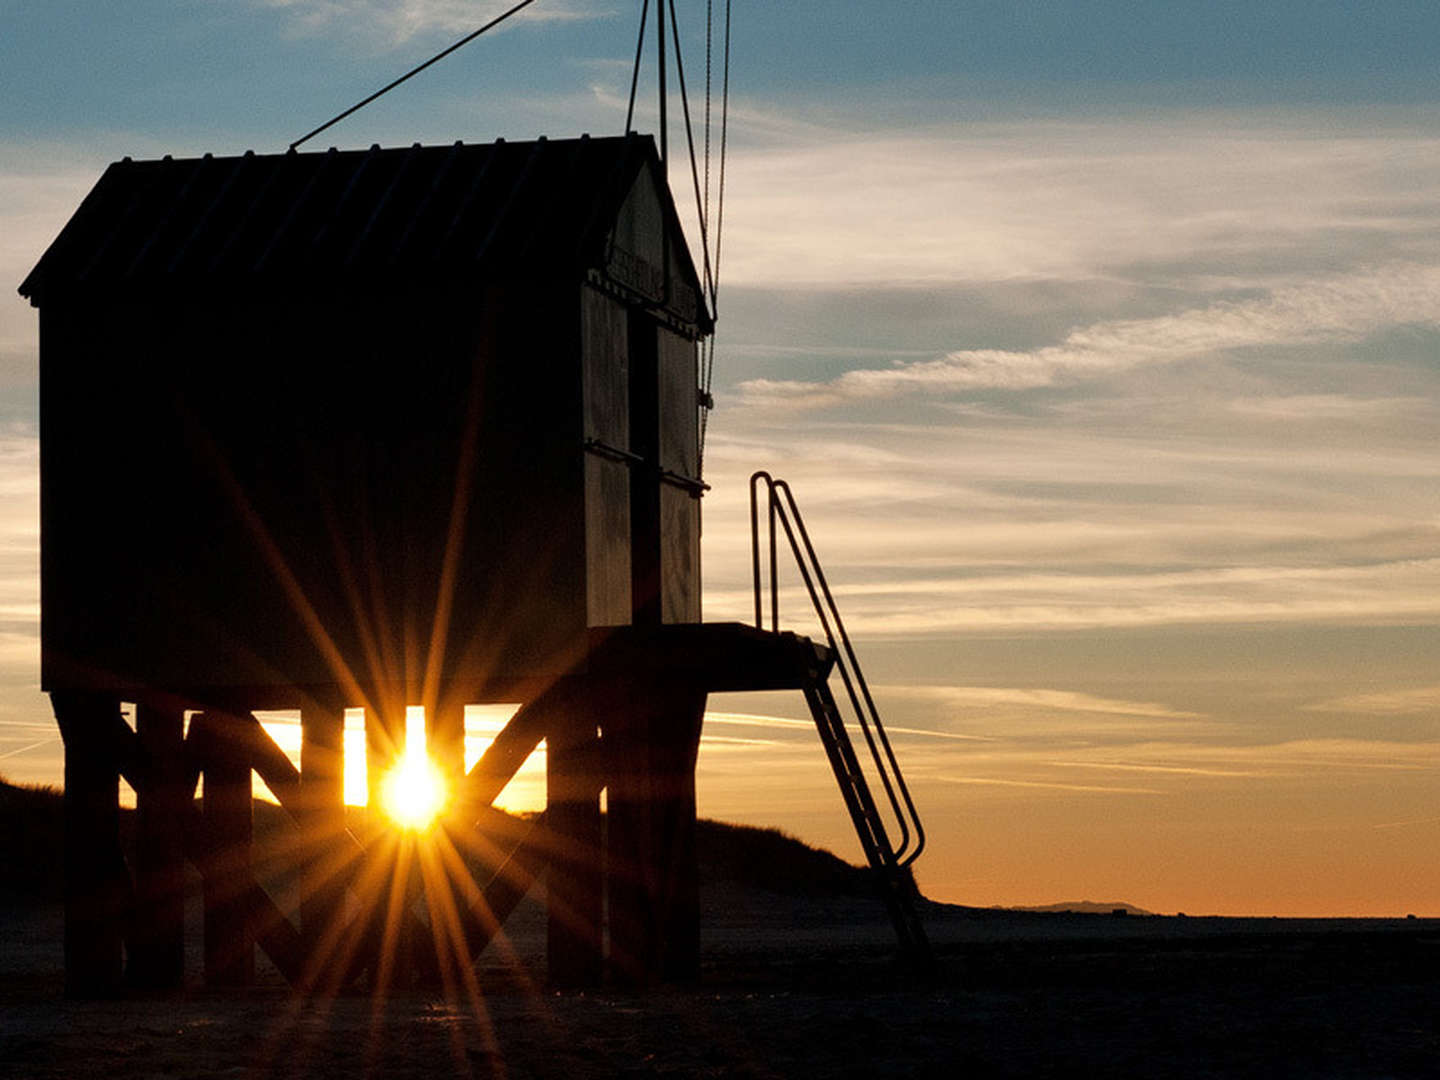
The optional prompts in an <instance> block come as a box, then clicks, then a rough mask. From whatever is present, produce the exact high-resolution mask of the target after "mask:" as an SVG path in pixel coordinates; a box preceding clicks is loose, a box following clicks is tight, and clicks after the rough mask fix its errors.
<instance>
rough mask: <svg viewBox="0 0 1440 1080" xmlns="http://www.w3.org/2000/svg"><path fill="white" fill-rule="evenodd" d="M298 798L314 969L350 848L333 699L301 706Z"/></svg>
mask: <svg viewBox="0 0 1440 1080" xmlns="http://www.w3.org/2000/svg"><path fill="white" fill-rule="evenodd" d="M300 798H301V802H302V805H303V807H304V821H305V825H304V839H303V842H304V845H305V852H304V859H305V870H304V877H303V880H302V882H301V891H300V928H301V932H302V933H303V934H304V935H305V943H306V948H307V949H308V950H309V951H310V954H311V956H310V961H311V962H310V963H309V964H307V970H308V971H311V972H318V971H319V970H320V963H322V962H323V960H324V957H319V956H316V955H315V950H316V949H317V948H318V947H319V946H320V944H321V943H322V942H323V941H326V940H331V941H334V940H335V939H336V937H337V936H338V935H337V931H336V929H335V928H336V927H337V925H338V920H339V919H340V918H341V917H342V915H343V914H344V900H345V886H344V884H343V882H342V879H341V877H340V873H341V871H342V870H343V869H344V866H343V863H342V860H344V859H345V858H346V856H347V855H348V848H346V847H345V846H344V845H343V844H341V843H339V842H338V841H339V838H340V837H341V836H342V834H343V833H344V832H345V707H344V706H343V705H341V704H338V703H334V702H324V703H317V704H314V705H307V706H306V707H305V708H302V709H301V710H300Z"/></svg>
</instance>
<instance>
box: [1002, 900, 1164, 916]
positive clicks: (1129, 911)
mask: <svg viewBox="0 0 1440 1080" xmlns="http://www.w3.org/2000/svg"><path fill="white" fill-rule="evenodd" d="M1001 910H1003V911H1034V912H1038V913H1040V914H1049V915H1064V914H1069V915H1119V914H1124V915H1153V914H1155V913H1154V912H1153V911H1146V910H1145V909H1144V908H1141V907H1136V906H1135V905H1134V904H1127V903H1125V902H1124V901H1123V900H1112V901H1109V902H1108V903H1107V902H1102V901H1099V900H1067V901H1065V902H1063V903H1059V904H1035V905H1031V906H1028V907H1007V908H1002V909H1001Z"/></svg>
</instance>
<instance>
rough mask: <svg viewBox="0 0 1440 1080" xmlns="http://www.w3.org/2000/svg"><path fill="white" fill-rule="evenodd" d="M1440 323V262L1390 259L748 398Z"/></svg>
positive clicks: (1053, 375) (1005, 379) (766, 382)
mask: <svg viewBox="0 0 1440 1080" xmlns="http://www.w3.org/2000/svg"><path fill="white" fill-rule="evenodd" d="M1437 325H1440V267H1436V266H1421V265H1399V266H1389V267H1384V268H1381V269H1377V270H1373V271H1361V272H1358V273H1352V274H1348V275H1344V276H1339V277H1331V278H1325V279H1319V280H1314V281H1309V282H1305V283H1303V284H1298V285H1290V286H1286V287H1283V288H1280V289H1277V290H1275V292H1273V293H1272V294H1271V295H1270V296H1268V297H1266V298H1264V299H1260V300H1249V301H1236V302H1228V301H1227V302H1220V303H1215V304H1211V305H1208V306H1206V307H1201V308H1192V309H1190V310H1187V311H1182V312H1179V313H1177V314H1174V315H1166V316H1162V317H1159V318H1150V319H1126V320H1114V321H1108V322H1100V323H1095V324H1093V325H1091V326H1087V327H1084V328H1081V329H1078V330H1075V331H1072V332H1071V333H1070V334H1069V335H1067V336H1066V338H1065V340H1064V341H1063V342H1061V343H1060V344H1058V345H1050V346H1045V347H1043V348H1039V349H1034V350H1029V351H1015V350H1005V349H968V350H958V351H955V352H951V353H948V354H947V355H945V356H944V357H942V358H940V359H935V360H924V361H915V362H911V363H902V364H898V365H896V366H894V367H891V368H883V369H869V370H866V369H856V370H852V371H847V372H845V373H844V374H842V375H840V376H839V377H838V378H835V379H832V380H830V381H828V382H823V383H810V382H801V381H795V380H771V379H753V380H749V381H746V382H744V383H742V384H741V387H740V389H741V393H742V394H743V396H744V400H745V401H746V403H747V404H756V405H782V406H791V407H794V406H819V405H834V404H837V403H839V402H843V401H857V402H866V401H872V400H874V399H875V398H877V397H893V396H896V395H901V394H935V393H942V394H943V393H956V392H963V391H973V390H1030V389H1035V388H1037V387H1048V386H1055V385H1058V384H1062V383H1073V382H1076V381H1080V380H1086V379H1097V378H1104V377H1107V376H1110V375H1114V374H1116V373H1119V372H1124V371H1128V370H1131V369H1133V368H1138V367H1142V366H1149V365H1154V364H1170V363H1176V362H1178V361H1182V360H1193V359H1198V358H1202V357H1207V356H1215V355H1217V354H1221V353H1233V352H1235V351H1237V350H1241V349H1255V348H1276V347H1295V346H1318V345H1340V344H1352V343H1354V342H1357V341H1361V340H1363V339H1364V338H1366V337H1368V336H1370V335H1373V334H1376V333H1378V332H1380V331H1382V330H1386V329H1390V328H1393V327H1399V326H1427V327H1434V326H1437Z"/></svg>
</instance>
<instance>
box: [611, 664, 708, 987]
mask: <svg viewBox="0 0 1440 1080" xmlns="http://www.w3.org/2000/svg"><path fill="white" fill-rule="evenodd" d="M704 713H705V692H704V691H703V690H696V689H694V688H693V687H689V686H685V685H682V684H674V683H668V682H665V681H657V682H652V683H648V684H647V683H644V682H639V683H636V682H631V683H629V684H627V686H626V687H625V688H624V691H623V692H622V693H621V694H620V695H619V696H617V697H615V698H612V703H611V706H610V708H609V709H608V711H607V713H606V728H605V741H606V744H607V746H608V747H609V755H610V761H611V771H610V776H609V780H610V788H609V797H608V799H607V811H608V822H607V825H608V834H609V867H610V879H609V890H610V891H609V897H610V904H609V911H610V960H611V972H612V975H613V977H614V978H615V979H616V980H617V981H620V982H625V983H630V984H632V985H645V984H649V983H653V982H656V981H659V980H667V981H672V982H687V981H692V980H694V979H695V978H697V977H698V975H699V971H700V886H699V869H698V861H697V857H696V852H695V759H696V755H697V753H698V750H699V744H700V724H701V721H702V719H703V717H704Z"/></svg>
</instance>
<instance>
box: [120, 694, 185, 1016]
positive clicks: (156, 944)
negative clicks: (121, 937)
mask: <svg viewBox="0 0 1440 1080" xmlns="http://www.w3.org/2000/svg"><path fill="white" fill-rule="evenodd" d="M135 732H136V735H137V737H138V741H139V747H140V753H141V758H142V760H143V761H144V768H143V769H142V770H141V771H140V776H139V778H138V782H137V786H136V790H135V817H136V821H135V900H136V911H135V930H134V936H133V939H132V940H131V943H130V949H129V956H128V964H127V970H126V974H127V977H128V979H129V981H130V982H131V983H133V984H134V985H136V986H140V987H145V988H149V989H173V988H175V987H178V986H180V985H181V984H182V983H183V981H184V978H185V843H184V835H183V832H182V823H183V822H184V820H185V817H186V813H187V811H188V810H189V808H190V801H191V799H192V798H194V792H193V791H187V790H186V788H185V715H184V712H183V710H182V709H181V708H180V706H179V705H178V704H173V703H168V702H145V701H142V702H139V703H138V704H137V705H136V716H135Z"/></svg>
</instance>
